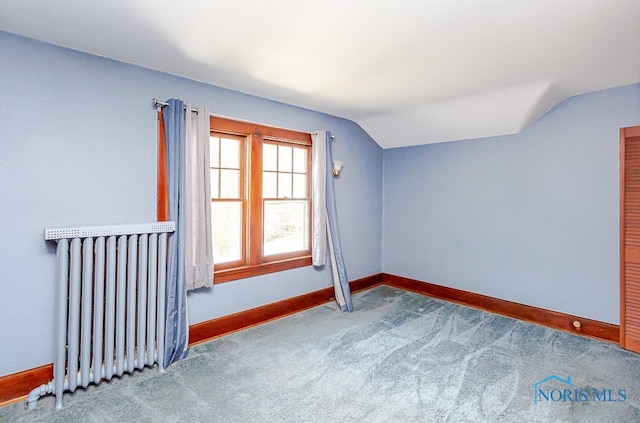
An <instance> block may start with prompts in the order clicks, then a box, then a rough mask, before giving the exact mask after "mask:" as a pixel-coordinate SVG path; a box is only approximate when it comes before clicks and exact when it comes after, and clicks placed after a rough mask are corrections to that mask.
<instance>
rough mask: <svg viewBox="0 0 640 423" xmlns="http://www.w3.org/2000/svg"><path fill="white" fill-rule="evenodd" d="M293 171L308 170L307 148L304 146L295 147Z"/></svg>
mask: <svg viewBox="0 0 640 423" xmlns="http://www.w3.org/2000/svg"><path fill="white" fill-rule="evenodd" d="M293 171H294V172H300V173H306V172H307V150H305V149H304V148H296V147H294V148H293Z"/></svg>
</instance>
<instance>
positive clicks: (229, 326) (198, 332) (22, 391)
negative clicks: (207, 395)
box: [0, 273, 382, 406]
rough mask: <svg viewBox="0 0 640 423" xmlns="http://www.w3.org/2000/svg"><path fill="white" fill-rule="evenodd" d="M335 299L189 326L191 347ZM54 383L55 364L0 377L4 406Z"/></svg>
mask: <svg viewBox="0 0 640 423" xmlns="http://www.w3.org/2000/svg"><path fill="white" fill-rule="evenodd" d="M381 283H382V274H380V273H378V274H376V275H372V276H367V277H365V278H361V279H357V280H354V281H351V282H350V283H349V285H350V287H351V291H352V292H357V291H361V290H364V289H368V288H371V287H373V286H376V285H380V284H381ZM334 299H335V296H334V292H333V288H324V289H321V290H319V291H314V292H310V293H308V294H304V295H300V296H298V297H294V298H289V299H286V300H283V301H279V302H277V303H272V304H267V305H264V306H261V307H256V308H253V309H251V310H246V311H241V312H239V313H234V314H231V315H228V316H223V317H220V318H218V319H213V320H209V321H206V322H202V323H196V324H194V325H191V326H189V345H194V344H198V343H201V342H204V341H207V340H210V339H213V338H216V337H219V336H222V335H226V334H228V333H231V332H236V331H238V330H242V329H246V328H248V327H251V326H255V325H258V324H260V323H265V322H268V321H270V320H274V319H277V318H280V317H284V316H288V315H290V314H294V313H297V312H299V311H302V310H306V309H309V308H312V307H315V306H318V305H321V304H325V303H328V302H329V301H333V300H334ZM52 379H53V364H46V365H44V366H40V367H37V368H34V369H29V370H25V371H22V372H18V373H14V374H10V375H7V376H2V377H0V406H2V405H6V404H9V403H12V402H16V401H19V400H22V399H24V398H25V397H26V396H27V395H28V394H29V392H31V390H32V389H34V388H36V387H38V386H40V385H42V384H45V383H48V382H49V381H51V380H52Z"/></svg>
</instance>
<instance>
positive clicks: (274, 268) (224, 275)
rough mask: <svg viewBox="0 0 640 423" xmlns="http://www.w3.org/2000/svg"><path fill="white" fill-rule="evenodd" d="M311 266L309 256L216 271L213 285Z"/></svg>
mask: <svg viewBox="0 0 640 423" xmlns="http://www.w3.org/2000/svg"><path fill="white" fill-rule="evenodd" d="M305 266H311V256H304V257H297V258H293V259H287V260H280V261H274V262H270V263H263V264H259V265H254V266H243V267H234V268H232V269H223V270H216V271H215V272H214V276H213V283H214V284H219V283H224V282H231V281H235V280H238V279H244V278H250V277H253V276H260V275H266V274H268V273H274V272H280V271H283V270H290V269H295V268H298V267H305Z"/></svg>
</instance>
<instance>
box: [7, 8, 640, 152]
mask: <svg viewBox="0 0 640 423" xmlns="http://www.w3.org/2000/svg"><path fill="white" fill-rule="evenodd" d="M0 30H4V31H8V32H12V33H16V34H21V35H25V36H27V37H31V38H35V39H38V40H42V41H46V42H49V43H53V44H58V45H62V46H66V47H70V48H73V49H77V50H81V51H86V52H90V53H94V54H98V55H101V56H106V57H110V58H114V59H117V60H121V61H124V62H128V63H133V64H136V65H140V66H144V67H147V68H152V69H157V70H160V71H164V72H168V73H171V74H175V75H180V76H184V77H187V78H191V79H195V80H198V81H203V82H207V83H211V84H214V85H218V86H222V87H226V88H230V89H233V90H237V91H242V92H245V93H250V94H254V95H257V96H261V97H266V98H269V99H273V100H278V101H282V102H285V103H289V104H294V105H297V106H302V107H305V108H308V109H313V110H318V111H322V112H325V113H329V114H333V115H337V116H342V117H345V118H348V119H352V120H354V121H356V122H357V123H359V124H360V125H361V126H362V127H363V128H364V129H365V130H366V131H367V132H368V133H369V134H370V135H371V136H372V137H373V138H374V139H375V140H376V141H377V142H378V144H380V145H381V146H382V147H383V148H392V147H400V146H408V145H417V144H427V143H434V142H442V141H451V140H458V139H467V138H479V137H486V136H492V135H501V134H509V133H515V132H518V131H520V130H521V129H523V128H525V127H526V126H527V125H529V124H530V123H531V122H533V121H534V120H535V119H537V118H538V117H539V116H541V115H542V114H544V113H545V112H546V111H548V110H549V109H550V108H552V107H553V106H555V105H556V104H558V103H559V102H560V101H562V100H564V99H566V98H568V97H570V96H573V95H576V94H581V93H585V92H591V91H595V90H600V89H604V88H609V87H614V86H620V85H626V84H631V83H636V82H640V0H201V1H198V0H182V1H176V0H63V1H50V0H0ZM5 60H6V58H5ZM187 100H188V99H187Z"/></svg>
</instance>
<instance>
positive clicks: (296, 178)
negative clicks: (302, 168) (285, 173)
mask: <svg viewBox="0 0 640 423" xmlns="http://www.w3.org/2000/svg"><path fill="white" fill-rule="evenodd" d="M306 197H307V175H297V174H294V175H293V198H306Z"/></svg>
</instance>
